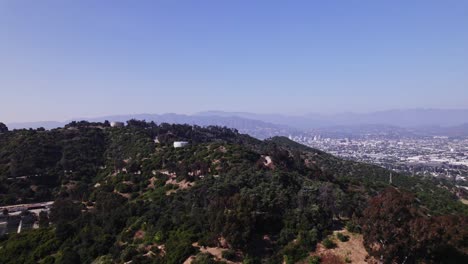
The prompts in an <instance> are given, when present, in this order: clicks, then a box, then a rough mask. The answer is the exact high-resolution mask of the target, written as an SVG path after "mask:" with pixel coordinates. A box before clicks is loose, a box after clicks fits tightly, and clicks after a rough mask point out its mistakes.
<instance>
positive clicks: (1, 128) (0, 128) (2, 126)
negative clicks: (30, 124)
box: [0, 122, 8, 133]
mask: <svg viewBox="0 0 468 264" xmlns="http://www.w3.org/2000/svg"><path fill="white" fill-rule="evenodd" d="M6 132H8V127H7V126H6V125H5V124H3V123H2V122H0V133H6Z"/></svg>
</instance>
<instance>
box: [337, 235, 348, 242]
mask: <svg viewBox="0 0 468 264" xmlns="http://www.w3.org/2000/svg"><path fill="white" fill-rule="evenodd" d="M336 237H337V238H338V239H339V240H340V241H341V242H346V241H349V236H347V235H343V234H342V233H338V234H336Z"/></svg>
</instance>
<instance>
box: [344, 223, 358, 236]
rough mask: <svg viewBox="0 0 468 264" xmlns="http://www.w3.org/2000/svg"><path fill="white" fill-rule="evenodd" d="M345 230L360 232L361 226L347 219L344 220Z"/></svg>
mask: <svg viewBox="0 0 468 264" xmlns="http://www.w3.org/2000/svg"><path fill="white" fill-rule="evenodd" d="M345 227H346V230H348V231H349V232H351V233H361V228H360V226H359V225H357V224H356V223H355V222H353V221H348V222H346V226H345Z"/></svg>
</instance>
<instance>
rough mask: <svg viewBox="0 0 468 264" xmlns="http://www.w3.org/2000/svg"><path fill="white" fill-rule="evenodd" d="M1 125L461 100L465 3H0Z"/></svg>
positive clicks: (466, 87)
mask: <svg viewBox="0 0 468 264" xmlns="http://www.w3.org/2000/svg"><path fill="white" fill-rule="evenodd" d="M0 92H1V93H0V121H4V122H13V121H36V120H65V119H68V118H73V117H88V116H102V115H108V114H129V113H164V112H177V113H194V112H198V111H203V110H225V111H250V112H261V113H265V112H276V113H278V112H283V113H307V112H339V111H357V112H363V111H374V110H384V109H394V108H419V107H431V108H468V1H466V0H461V1H450V0H447V1H440V0H438V1H428V0H425V1H395V0H392V1H357V0H356V1H348V0H343V1H328V0H327V1H273V0H268V1H252V0H250V1H238V0H236V1H234V0H232V1H229V0H213V1H204V0H196V1H195V0H192V1H179V0H164V1H157V0H153V1H102V0H99V1H94V0H89V1H71V0H56V1H36V0H30V1H25V0H1V1H0Z"/></svg>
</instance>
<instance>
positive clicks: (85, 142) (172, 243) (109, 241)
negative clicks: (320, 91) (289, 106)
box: [0, 120, 468, 264]
mask: <svg viewBox="0 0 468 264" xmlns="http://www.w3.org/2000/svg"><path fill="white" fill-rule="evenodd" d="M174 141H187V142H189V145H187V146H185V147H182V148H174V147H173V142H174ZM391 174H392V176H391V184H390V175H391ZM49 200H54V201H55V204H54V207H53V208H52V210H51V213H50V215H49V216H48V219H47V220H44V219H43V221H42V224H41V227H40V228H39V229H36V230H31V231H27V232H22V233H20V234H8V235H5V236H3V237H1V238H0V263H92V262H94V263H125V262H129V261H132V262H131V263H183V262H184V261H186V260H187V259H188V258H189V257H190V256H193V261H192V263H195V264H196V263H220V262H221V261H220V260H215V259H214V258H213V257H212V256H211V255H209V254H206V253H200V249H201V248H200V246H209V247H216V248H222V249H223V259H224V260H225V261H229V263H233V262H234V263H236V262H243V263H283V262H286V263H296V262H298V261H307V258H308V253H309V252H312V251H313V250H314V249H315V247H316V245H317V243H318V242H319V241H321V240H323V239H324V238H325V237H326V236H327V235H328V234H330V231H331V230H332V229H333V228H334V227H336V225H340V224H343V225H346V226H347V227H348V229H349V230H351V231H353V232H358V233H362V234H363V236H364V245H365V246H366V249H367V251H368V252H369V254H370V255H371V256H375V257H376V258H378V259H380V258H381V259H382V260H383V261H384V262H387V263H391V262H403V261H406V262H407V263H414V262H418V261H423V262H426V263H431V262H433V263H441V262H443V261H454V260H455V261H465V260H466V253H467V247H468V246H467V241H468V231H467V230H466V226H467V225H466V223H467V215H468V208H467V206H465V205H463V204H462V203H460V202H459V201H458V200H457V197H456V196H455V194H453V193H452V192H451V186H450V184H449V183H442V182H436V181H435V180H423V179H418V178H413V177H410V176H406V175H400V174H397V173H394V172H393V173H391V172H390V171H388V170H385V169H383V168H380V167H377V166H373V165H368V164H362V163H357V162H352V161H346V160H342V159H339V158H336V157H334V156H332V155H329V154H327V153H324V152H322V151H319V150H315V149H311V148H308V147H306V146H303V145H300V144H297V143H295V142H292V141H290V140H288V139H287V138H283V137H277V138H272V139H268V140H265V141H260V140H257V139H254V138H252V137H250V136H248V135H243V134H239V133H238V132H237V131H236V130H232V129H228V128H221V127H198V126H189V125H171V124H160V125H156V124H154V123H147V122H144V121H137V120H130V121H128V124H127V125H126V126H124V127H111V126H110V124H109V123H108V122H104V123H88V122H72V123H70V124H68V125H66V126H65V127H64V128H59V129H54V130H50V131H48V130H44V129H38V130H14V131H7V129H2V130H1V131H0V204H1V205H12V204H19V203H31V202H38V201H49ZM49 222H50V225H49ZM310 261H312V260H310ZM448 263H450V262H448Z"/></svg>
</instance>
